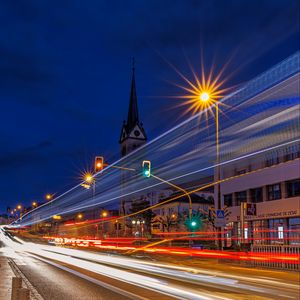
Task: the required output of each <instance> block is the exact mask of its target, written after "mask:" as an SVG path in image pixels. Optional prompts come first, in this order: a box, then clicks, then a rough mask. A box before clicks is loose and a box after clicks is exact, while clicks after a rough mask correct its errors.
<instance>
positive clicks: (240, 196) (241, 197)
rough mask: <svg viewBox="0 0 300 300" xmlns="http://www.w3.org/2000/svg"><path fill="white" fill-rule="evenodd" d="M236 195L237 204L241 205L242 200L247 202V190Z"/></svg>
mask: <svg viewBox="0 0 300 300" xmlns="http://www.w3.org/2000/svg"><path fill="white" fill-rule="evenodd" d="M235 197H236V205H241V203H242V202H247V192H246V191H242V192H237V193H235Z"/></svg>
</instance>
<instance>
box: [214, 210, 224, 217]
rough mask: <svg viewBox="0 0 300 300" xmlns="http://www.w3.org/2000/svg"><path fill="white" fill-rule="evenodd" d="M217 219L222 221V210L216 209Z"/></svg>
mask: <svg viewBox="0 0 300 300" xmlns="http://www.w3.org/2000/svg"><path fill="white" fill-rule="evenodd" d="M216 215H217V218H218V219H224V218H225V213H224V210H223V209H217V214H216Z"/></svg>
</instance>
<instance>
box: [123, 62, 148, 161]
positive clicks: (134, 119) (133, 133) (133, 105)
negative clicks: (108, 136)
mask: <svg viewBox="0 0 300 300" xmlns="http://www.w3.org/2000/svg"><path fill="white" fill-rule="evenodd" d="M146 141H147V136H146V132H145V130H144V128H143V124H142V123H141V122H140V119H139V112H138V103H137V96H136V87H135V66H134V59H133V60H132V79H131V90H130V99H129V108H128V116H127V121H124V123H123V126H122V130H121V136H120V140H119V143H120V144H121V155H122V156H124V155H126V154H128V153H129V152H131V151H133V150H135V149H136V148H138V147H140V146H141V145H143V144H144V143H145V142H146Z"/></svg>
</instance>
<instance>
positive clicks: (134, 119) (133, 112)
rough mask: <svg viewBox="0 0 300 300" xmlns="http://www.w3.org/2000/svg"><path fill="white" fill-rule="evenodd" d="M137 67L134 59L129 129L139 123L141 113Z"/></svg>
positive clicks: (128, 119)
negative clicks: (138, 101)
mask: <svg viewBox="0 0 300 300" xmlns="http://www.w3.org/2000/svg"><path fill="white" fill-rule="evenodd" d="M134 73H135V65H134V58H133V59H132V79H131V91H130V99H129V108H128V117H127V128H128V129H131V128H133V127H134V126H135V125H136V124H137V123H138V122H139V111H138V104H137V96H136V87H135V74H134Z"/></svg>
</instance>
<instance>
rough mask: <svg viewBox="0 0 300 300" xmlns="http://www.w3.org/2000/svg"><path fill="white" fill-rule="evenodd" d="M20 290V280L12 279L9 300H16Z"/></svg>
mask: <svg viewBox="0 0 300 300" xmlns="http://www.w3.org/2000/svg"><path fill="white" fill-rule="evenodd" d="M20 288H22V278H20V277H13V278H12V289H11V300H18V290H19V289H20Z"/></svg>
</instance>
